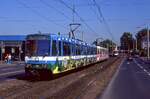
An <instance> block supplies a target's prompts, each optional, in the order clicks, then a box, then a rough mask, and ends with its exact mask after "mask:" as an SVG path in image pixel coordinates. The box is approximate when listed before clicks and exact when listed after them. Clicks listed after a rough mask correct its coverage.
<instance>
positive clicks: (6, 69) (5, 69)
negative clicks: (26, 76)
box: [1, 68, 15, 71]
mask: <svg viewBox="0 0 150 99" xmlns="http://www.w3.org/2000/svg"><path fill="white" fill-rule="evenodd" d="M13 69H15V68H4V69H1V70H2V71H8V70H13Z"/></svg>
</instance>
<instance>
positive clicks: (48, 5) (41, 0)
mask: <svg viewBox="0 0 150 99" xmlns="http://www.w3.org/2000/svg"><path fill="white" fill-rule="evenodd" d="M40 2H41V3H42V4H44V5H45V6H47V7H48V8H52V9H54V10H55V11H57V12H58V13H60V14H61V15H63V16H64V17H65V18H66V19H69V20H71V18H70V17H69V16H67V15H66V14H65V13H63V12H62V11H60V10H58V9H57V8H55V7H53V6H52V5H50V4H49V3H47V2H46V1H44V0H40Z"/></svg>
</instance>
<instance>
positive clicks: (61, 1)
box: [57, 0, 99, 35]
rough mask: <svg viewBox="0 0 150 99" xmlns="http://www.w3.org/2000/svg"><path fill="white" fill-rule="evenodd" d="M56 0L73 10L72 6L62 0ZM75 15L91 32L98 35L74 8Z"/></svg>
mask: <svg viewBox="0 0 150 99" xmlns="http://www.w3.org/2000/svg"><path fill="white" fill-rule="evenodd" d="M57 1H58V2H60V3H61V4H63V5H64V6H66V7H67V8H68V9H70V10H71V11H74V9H73V8H72V7H70V6H69V5H68V4H66V3H65V2H64V1H63V0H57ZM74 13H75V15H76V16H77V17H79V19H80V20H81V21H82V22H83V23H84V24H85V26H86V27H87V28H88V29H89V30H90V31H91V32H93V33H95V34H97V35H99V33H96V32H95V31H94V30H93V28H91V27H90V26H89V25H88V24H87V23H86V21H85V20H84V19H83V18H82V17H81V16H80V15H79V13H78V12H77V11H76V10H75V11H74Z"/></svg>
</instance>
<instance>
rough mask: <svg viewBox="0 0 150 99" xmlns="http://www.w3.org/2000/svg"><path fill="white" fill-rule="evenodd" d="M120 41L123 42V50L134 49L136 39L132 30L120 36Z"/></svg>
mask: <svg viewBox="0 0 150 99" xmlns="http://www.w3.org/2000/svg"><path fill="white" fill-rule="evenodd" d="M120 42H121V49H122V50H132V49H133V43H134V39H133V37H132V34H131V33H130V32H124V33H123V35H122V36H121V38H120Z"/></svg>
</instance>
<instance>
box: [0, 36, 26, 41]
mask: <svg viewBox="0 0 150 99" xmlns="http://www.w3.org/2000/svg"><path fill="white" fill-rule="evenodd" d="M25 39H26V35H0V41H25Z"/></svg>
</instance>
